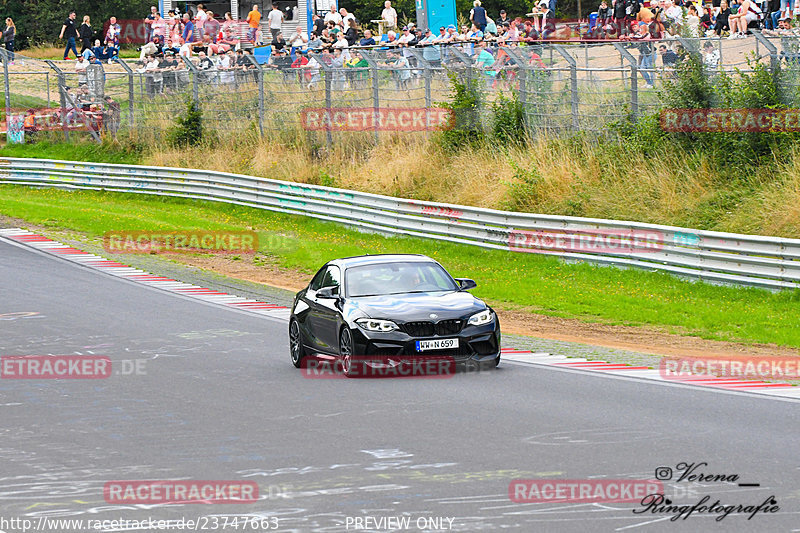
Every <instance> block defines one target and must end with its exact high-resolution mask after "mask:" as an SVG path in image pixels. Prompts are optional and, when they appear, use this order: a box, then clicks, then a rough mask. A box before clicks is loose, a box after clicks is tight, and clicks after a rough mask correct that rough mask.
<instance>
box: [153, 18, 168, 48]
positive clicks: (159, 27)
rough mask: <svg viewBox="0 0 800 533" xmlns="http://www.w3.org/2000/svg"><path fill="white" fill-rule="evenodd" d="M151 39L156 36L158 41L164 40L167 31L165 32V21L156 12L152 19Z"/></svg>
mask: <svg viewBox="0 0 800 533" xmlns="http://www.w3.org/2000/svg"><path fill="white" fill-rule="evenodd" d="M152 29H153V32H152V33H153V37H152V38H153V39H155V38H156V37H158V40H159V41H160V42H162V43H163V42H166V40H167V37H168V36H169V33H168V32H167V21H166V20H164V19H163V18H161V14H159V13H158V12H156V18H154V19H153V25H152Z"/></svg>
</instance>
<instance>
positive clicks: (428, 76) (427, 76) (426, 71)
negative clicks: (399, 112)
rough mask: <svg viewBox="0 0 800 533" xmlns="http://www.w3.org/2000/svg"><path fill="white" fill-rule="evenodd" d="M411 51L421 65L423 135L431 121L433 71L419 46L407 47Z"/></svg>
mask: <svg viewBox="0 0 800 533" xmlns="http://www.w3.org/2000/svg"><path fill="white" fill-rule="evenodd" d="M409 50H411V53H412V54H413V55H414V57H415V58H416V59H417V66H418V67H422V69H423V70H422V72H423V74H422V78H423V79H424V80H425V125H426V126H425V135H428V134H429V133H430V131H429V130H428V127H427V125H428V124H430V123H431V121H430V113H431V111H430V110H431V108H432V107H433V97H432V96H431V80H432V78H433V71H432V67H431V64H430V63H429V62H428V60H427V59H425V56H424V55H423V53H422V50H420V49H419V48H409Z"/></svg>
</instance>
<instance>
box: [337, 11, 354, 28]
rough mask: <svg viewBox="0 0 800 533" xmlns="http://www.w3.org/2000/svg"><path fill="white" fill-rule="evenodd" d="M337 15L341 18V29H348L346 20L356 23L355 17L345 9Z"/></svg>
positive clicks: (348, 25)
mask: <svg viewBox="0 0 800 533" xmlns="http://www.w3.org/2000/svg"><path fill="white" fill-rule="evenodd" d="M339 15H341V16H342V28H344V29H347V28H349V27H350V24H349V23H348V22H347V21H348V20H352V21H353V22H356V16H355V15H353V14H352V13H348V12H347V10H346V9H345V8H342V9H340V10H339Z"/></svg>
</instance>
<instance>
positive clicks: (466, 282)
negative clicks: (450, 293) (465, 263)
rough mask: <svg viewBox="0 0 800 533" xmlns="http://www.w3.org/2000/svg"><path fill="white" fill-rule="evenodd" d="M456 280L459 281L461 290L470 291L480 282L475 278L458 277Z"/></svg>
mask: <svg viewBox="0 0 800 533" xmlns="http://www.w3.org/2000/svg"><path fill="white" fill-rule="evenodd" d="M456 281H457V282H458V287H459V290H461V291H468V290H470V289H474V288H475V287H477V286H478V284H477V283H475V280H472V279H469V278H456Z"/></svg>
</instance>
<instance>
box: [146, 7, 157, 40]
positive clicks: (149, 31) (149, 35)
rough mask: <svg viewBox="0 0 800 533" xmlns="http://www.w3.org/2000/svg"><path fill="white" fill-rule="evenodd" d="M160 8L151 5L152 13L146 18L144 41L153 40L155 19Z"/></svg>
mask: <svg viewBox="0 0 800 533" xmlns="http://www.w3.org/2000/svg"><path fill="white" fill-rule="evenodd" d="M156 13H158V8H157V7H156V6H150V14H148V15H147V16H146V17H145V18H144V42H145V43H149V42H150V41H152V40H153V21H154V20H155V19H156Z"/></svg>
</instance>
